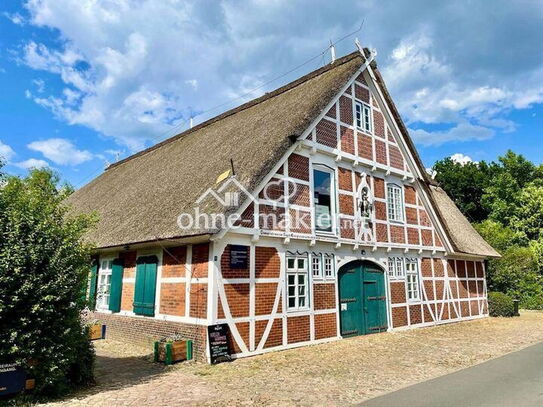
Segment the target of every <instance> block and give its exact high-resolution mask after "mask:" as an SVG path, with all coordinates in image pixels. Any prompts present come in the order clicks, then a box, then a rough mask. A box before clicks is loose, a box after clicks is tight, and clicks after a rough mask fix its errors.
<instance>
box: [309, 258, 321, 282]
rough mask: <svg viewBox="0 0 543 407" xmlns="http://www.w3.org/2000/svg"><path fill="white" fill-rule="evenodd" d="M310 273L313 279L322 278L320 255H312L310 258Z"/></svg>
mask: <svg viewBox="0 0 543 407" xmlns="http://www.w3.org/2000/svg"><path fill="white" fill-rule="evenodd" d="M311 272H312V274H313V278H315V279H319V278H322V261H321V255H320V254H313V256H311Z"/></svg>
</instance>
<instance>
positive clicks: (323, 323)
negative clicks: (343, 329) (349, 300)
mask: <svg viewBox="0 0 543 407" xmlns="http://www.w3.org/2000/svg"><path fill="white" fill-rule="evenodd" d="M335 336H337V317H336V314H335V313H333V314H318V315H315V339H317V340H318V339H324V338H333V337H335Z"/></svg>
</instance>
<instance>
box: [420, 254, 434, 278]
mask: <svg viewBox="0 0 543 407" xmlns="http://www.w3.org/2000/svg"><path fill="white" fill-rule="evenodd" d="M421 273H422V276H423V277H432V259H429V258H426V257H425V258H423V259H422V260H421Z"/></svg>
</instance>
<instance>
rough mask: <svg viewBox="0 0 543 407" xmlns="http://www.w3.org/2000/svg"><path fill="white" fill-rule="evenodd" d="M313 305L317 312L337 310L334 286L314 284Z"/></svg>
mask: <svg viewBox="0 0 543 407" xmlns="http://www.w3.org/2000/svg"><path fill="white" fill-rule="evenodd" d="M313 305H314V308H315V310H321V309H334V308H336V290H335V285H334V284H322V283H321V284H318V283H316V284H313Z"/></svg>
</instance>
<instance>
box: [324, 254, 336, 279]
mask: <svg viewBox="0 0 543 407" xmlns="http://www.w3.org/2000/svg"><path fill="white" fill-rule="evenodd" d="M333 259H334V257H333V256H329V255H325V256H324V276H325V277H326V278H330V277H334V262H333Z"/></svg>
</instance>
